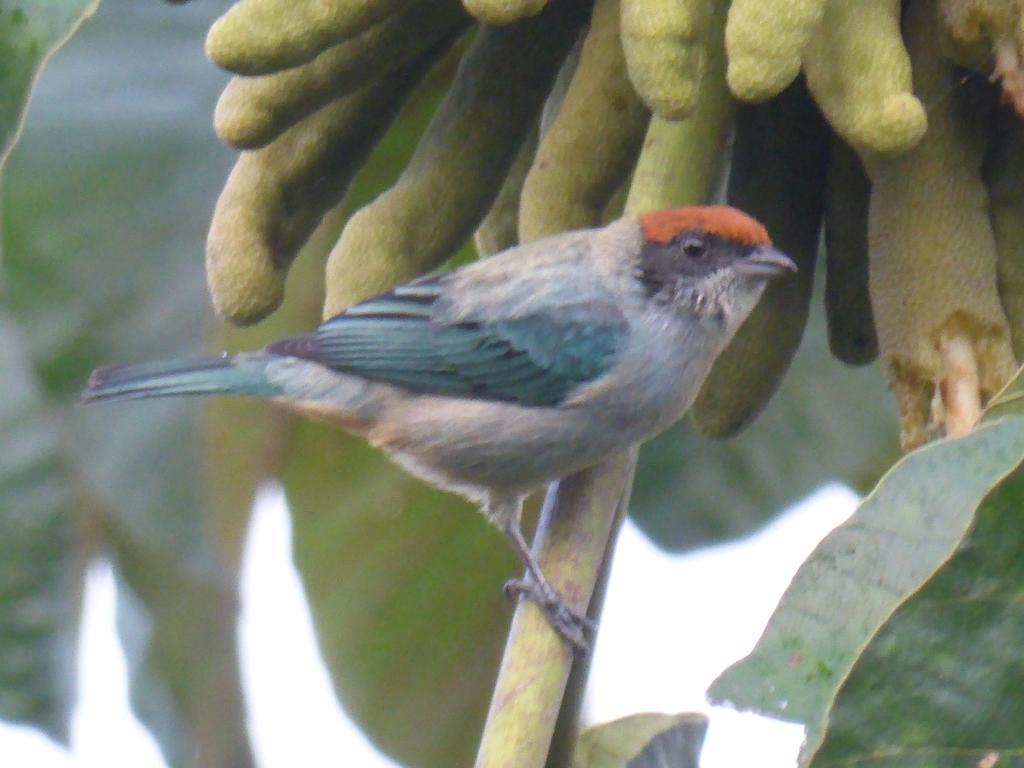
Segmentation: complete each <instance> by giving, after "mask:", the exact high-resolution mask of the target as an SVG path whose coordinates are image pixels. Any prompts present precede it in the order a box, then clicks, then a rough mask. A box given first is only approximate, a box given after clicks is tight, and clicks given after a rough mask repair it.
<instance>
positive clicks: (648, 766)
mask: <svg viewBox="0 0 1024 768" xmlns="http://www.w3.org/2000/svg"><path fill="white" fill-rule="evenodd" d="M707 728H708V719H707V718H706V717H705V716H704V715H698V714H683V715H660V714H653V713H644V714H637V715H630V716H629V717H623V718H621V719H619V720H613V721H612V722H610V723H604V724H602V725H595V726H592V727H590V728H587V729H586V730H585V731H583V733H581V734H580V738H579V743H578V744H577V746H576V754H575V756H574V757H573V761H572V765H573V768H698V766H699V765H700V750H701V746H703V744H704V734H705V733H706V732H707Z"/></svg>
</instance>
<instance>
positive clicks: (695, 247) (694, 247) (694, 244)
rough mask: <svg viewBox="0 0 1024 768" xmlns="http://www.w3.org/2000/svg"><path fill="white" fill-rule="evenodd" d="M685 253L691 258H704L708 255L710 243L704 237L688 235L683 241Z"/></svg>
mask: <svg viewBox="0 0 1024 768" xmlns="http://www.w3.org/2000/svg"><path fill="white" fill-rule="evenodd" d="M682 247H683V253H685V254H686V255H687V256H689V257H690V258H691V259H702V258H704V257H705V256H706V255H707V252H708V244H707V241H705V240H704V238H703V237H699V236H697V235H687V236H686V237H684V238H683V242H682Z"/></svg>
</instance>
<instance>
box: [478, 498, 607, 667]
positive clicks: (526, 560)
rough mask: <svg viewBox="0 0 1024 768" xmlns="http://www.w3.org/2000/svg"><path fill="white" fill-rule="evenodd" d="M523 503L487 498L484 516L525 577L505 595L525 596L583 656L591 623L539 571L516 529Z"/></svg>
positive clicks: (513, 581)
mask: <svg viewBox="0 0 1024 768" xmlns="http://www.w3.org/2000/svg"><path fill="white" fill-rule="evenodd" d="M522 508H523V500H522V498H520V497H514V498H500V499H495V498H494V496H492V497H491V499H490V502H489V503H488V505H487V514H488V516H489V517H490V518H491V520H492V521H493V522H494V523H495V524H496V525H497V526H498V527H499V528H500V529H501V531H502V532H503V533H504V534H505V537H506V538H507V539H508V540H509V543H510V544H511V545H512V549H513V550H514V551H515V553H516V555H517V556H518V557H519V560H520V561H521V562H522V564H523V567H525V568H526V576H527V577H526V578H523V579H510V580H509V581H508V582H506V584H505V594H506V595H507V596H508V597H509V598H510V599H518V598H519V597H525V598H527V599H528V600H532V601H533V602H534V603H536V604H537V606H538V607H539V608H540V609H541V610H542V611H543V612H544V615H545V616H546V617H547V620H548V623H549V624H550V625H551V626H552V628H553V629H554V630H555V631H556V632H558V634H559V635H561V636H562V638H563V639H564V640H565V641H566V642H567V643H568V644H569V645H570V646H571V647H572V649H573V651H575V652H576V653H581V654H582V653H586V652H587V650H588V649H589V647H590V642H589V640H588V635H590V634H593V632H594V630H595V629H596V627H595V625H594V622H593V621H591V620H590V619H589V618H587V617H586V616H583V615H580V614H579V613H577V612H576V611H574V610H573V609H572V608H571V607H570V606H569V604H568V603H567V602H566V601H565V598H563V597H562V596H561V595H560V594H559V593H558V590H557V589H555V588H554V587H553V586H551V582H549V581H548V580H547V579H546V578H545V576H544V572H543V571H542V570H541V568H540V563H538V562H537V560H536V558H535V557H534V556H533V553H532V552H531V551H530V546H529V544H527V543H526V539H525V537H524V536H523V531H522V528H521V527H520V517H521V513H522Z"/></svg>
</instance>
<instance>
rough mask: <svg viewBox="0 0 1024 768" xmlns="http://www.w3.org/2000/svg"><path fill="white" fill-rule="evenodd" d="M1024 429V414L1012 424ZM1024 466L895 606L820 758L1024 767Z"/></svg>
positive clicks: (909, 766)
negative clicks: (935, 566)
mask: <svg viewBox="0 0 1024 768" xmlns="http://www.w3.org/2000/svg"><path fill="white" fill-rule="evenodd" d="M1003 423H1004V424H1006V427H1007V428H1011V429H1015V430H1016V431H1017V432H1018V433H1024V419H1019V418H1018V419H1014V420H1013V421H1012V422H1009V423H1007V422H1003ZM1022 510H1024V469H1021V468H1020V467H1018V468H1017V469H1016V470H1015V471H1014V472H1013V473H1012V474H1011V475H1010V476H1009V477H1007V478H1006V479H1005V480H1003V481H1002V482H1000V483H999V484H998V485H997V486H996V487H995V488H994V489H993V490H992V491H991V492H990V493H989V494H988V496H986V498H985V500H984V501H983V502H982V503H981V506H980V508H979V509H978V512H977V514H976V515H975V518H974V525H973V527H972V529H971V531H970V533H969V534H968V536H967V538H966V539H965V540H964V541H963V543H962V544H961V546H960V548H959V549H958V550H957V552H956V554H954V555H953V557H952V558H951V559H950V560H949V561H947V562H946V563H944V564H943V565H942V567H941V568H940V569H939V570H938V572H937V573H935V574H934V575H933V576H932V577H931V579H930V580H929V581H928V583H927V584H925V585H924V587H923V588H922V589H921V590H920V591H918V592H916V593H914V594H913V595H911V596H910V597H909V598H908V599H907V600H906V602H904V603H903V604H901V605H900V606H899V607H898V608H897V609H896V612H895V613H894V614H893V615H892V616H890V617H889V618H888V619H887V620H886V622H885V623H884V625H883V626H882V628H881V629H880V630H879V631H878V633H877V634H876V635H875V636H874V638H873V639H872V640H871V642H870V643H869V644H868V646H867V648H865V649H864V651H863V652H862V653H861V655H860V657H859V658H858V660H857V663H856V664H855V665H854V667H853V669H852V670H851V671H850V674H849V676H848V677H847V678H846V680H845V681H844V682H843V685H842V688H840V690H839V693H838V695H837V696H836V699H835V702H834V703H833V705H832V708H831V712H830V713H829V719H828V726H827V728H826V731H825V736H824V740H823V742H822V743H821V746H820V747H819V749H818V751H817V753H816V754H815V755H814V759H813V765H814V766H815V768H823V767H825V766H848V765H857V766H865V768H880V767H881V766H887V767H891V768H896V766H899V768H926V766H927V767H928V768H931V767H932V766H936V767H946V766H948V767H949V768H954V767H955V766H980V765H986V764H987V765H989V766H997V767H998V768H1009V767H1010V766H1021V765H1024V663H1022V659H1021V649H1022V648H1024V600H1022V599H1021V598H1022V595H1024V525H1022V518H1021V511H1022Z"/></svg>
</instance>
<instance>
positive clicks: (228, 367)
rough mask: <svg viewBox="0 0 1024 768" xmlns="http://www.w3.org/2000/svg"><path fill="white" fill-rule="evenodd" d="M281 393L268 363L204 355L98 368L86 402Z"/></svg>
mask: <svg viewBox="0 0 1024 768" xmlns="http://www.w3.org/2000/svg"><path fill="white" fill-rule="evenodd" d="M276 394H279V390H278V388H277V387H275V386H273V385H272V384H270V382H268V381H267V377H266V365H260V364H258V362H257V361H254V360H252V361H251V360H246V359H243V358H242V357H229V356H222V357H203V358H194V359H191V360H165V361H161V362H155V363H139V364H137V365H114V366H110V367H108V368H97V369H96V370H95V371H93V373H92V376H90V377H89V386H88V387H87V388H86V390H85V392H83V393H82V402H86V403H91V402H98V401H109V400H137V399H141V398H147V397H178V396H182V395H254V396H263V397H268V396H273V395H276Z"/></svg>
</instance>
